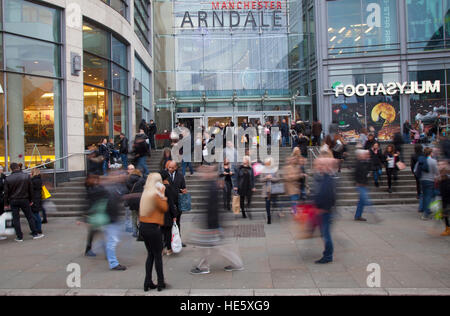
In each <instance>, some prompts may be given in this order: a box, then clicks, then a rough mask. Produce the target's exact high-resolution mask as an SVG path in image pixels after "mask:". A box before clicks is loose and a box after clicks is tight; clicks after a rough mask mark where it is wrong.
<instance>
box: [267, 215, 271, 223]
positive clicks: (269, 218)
mask: <svg viewBox="0 0 450 316" xmlns="http://www.w3.org/2000/svg"><path fill="white" fill-rule="evenodd" d="M267 224H268V225H270V224H272V217H271V216H270V215H269V216H267Z"/></svg>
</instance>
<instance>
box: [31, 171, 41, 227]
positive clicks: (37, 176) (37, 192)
mask: <svg viewBox="0 0 450 316" xmlns="http://www.w3.org/2000/svg"><path fill="white" fill-rule="evenodd" d="M31 185H32V187H33V197H32V201H33V204H32V205H31V212H32V213H33V216H34V220H35V223H36V230H37V232H38V234H42V219H41V215H40V212H41V211H42V179H41V172H40V171H39V169H38V168H34V169H31Z"/></svg>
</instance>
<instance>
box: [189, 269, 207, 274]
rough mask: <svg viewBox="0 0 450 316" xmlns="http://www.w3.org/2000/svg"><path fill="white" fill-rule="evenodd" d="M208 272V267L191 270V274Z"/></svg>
mask: <svg viewBox="0 0 450 316" xmlns="http://www.w3.org/2000/svg"><path fill="white" fill-rule="evenodd" d="M208 273H209V269H199V268H194V269H192V270H191V274H208Z"/></svg>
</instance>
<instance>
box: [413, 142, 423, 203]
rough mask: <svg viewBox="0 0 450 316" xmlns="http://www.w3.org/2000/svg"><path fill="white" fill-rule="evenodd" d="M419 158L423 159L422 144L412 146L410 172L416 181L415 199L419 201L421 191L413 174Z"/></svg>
mask: <svg viewBox="0 0 450 316" xmlns="http://www.w3.org/2000/svg"><path fill="white" fill-rule="evenodd" d="M420 157H424V154H423V146H422V144H415V145H414V155H412V156H411V172H412V174H413V175H414V178H415V179H416V192H417V199H420V196H421V195H422V189H421V187H420V179H419V178H418V177H417V176H416V174H415V173H414V167H415V166H416V164H417V162H418V161H419V158H420ZM419 210H422V207H421V206H419Z"/></svg>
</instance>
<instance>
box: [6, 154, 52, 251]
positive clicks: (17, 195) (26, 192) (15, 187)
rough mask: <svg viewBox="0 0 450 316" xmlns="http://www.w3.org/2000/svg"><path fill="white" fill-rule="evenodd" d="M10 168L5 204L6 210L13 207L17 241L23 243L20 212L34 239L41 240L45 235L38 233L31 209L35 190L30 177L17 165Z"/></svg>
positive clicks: (14, 164) (13, 164) (12, 164)
mask: <svg viewBox="0 0 450 316" xmlns="http://www.w3.org/2000/svg"><path fill="white" fill-rule="evenodd" d="M10 168H11V175H9V176H8V177H7V178H6V180H5V203H6V208H9V206H11V211H12V215H13V225H14V229H15V231H16V235H17V238H16V239H15V240H16V241H17V242H22V241H23V233H22V229H21V227H20V215H19V210H22V212H23V213H24V214H25V217H26V219H27V221H28V225H29V226H30V230H31V235H32V236H33V239H40V238H42V237H44V235H43V234H39V232H38V231H37V228H36V222H35V219H34V216H33V213H32V212H31V207H30V206H31V205H32V203H33V190H32V184H31V179H30V176H29V175H28V174H25V173H23V172H22V170H21V169H20V167H19V165H18V164H17V163H14V162H13V163H11V165H10Z"/></svg>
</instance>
